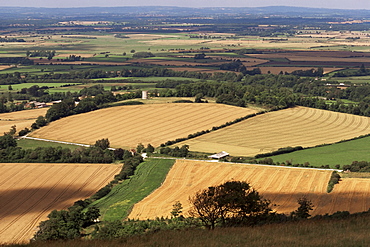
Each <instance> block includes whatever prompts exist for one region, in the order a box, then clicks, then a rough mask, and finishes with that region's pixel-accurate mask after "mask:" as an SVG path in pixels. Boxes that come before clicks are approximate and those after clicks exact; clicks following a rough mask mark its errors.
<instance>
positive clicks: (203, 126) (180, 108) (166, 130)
mask: <svg viewBox="0 0 370 247" xmlns="http://www.w3.org/2000/svg"><path fill="white" fill-rule="evenodd" d="M257 112H258V110H256V109H251V108H242V107H235V106H228V105H223V104H213V103H207V104H194V103H192V104H189V103H188V104H186V103H170V104H145V105H128V106H117V107H111V108H105V109H100V110H96V111H92V112H88V113H82V114H78V115H73V116H69V117H66V118H62V119H59V120H57V121H54V122H52V123H50V124H49V125H48V126H45V127H42V128H41V129H39V130H36V131H34V132H32V133H31V134H30V135H29V136H31V137H36V138H42V139H50V140H58V141H65V142H71V143H82V144H90V145H91V144H94V143H95V141H96V140H99V139H102V138H108V139H109V141H110V144H111V146H112V147H121V148H133V147H136V146H137V144H138V143H143V144H144V145H147V144H148V143H150V144H152V145H153V146H159V145H160V144H161V143H164V142H166V141H168V140H174V139H177V138H184V137H187V136H188V135H189V134H193V133H195V132H197V131H202V130H210V129H212V127H214V126H220V125H222V124H225V123H226V122H229V121H233V120H235V119H237V118H240V117H244V116H246V115H249V114H253V113H257ZM189 123H191V124H189Z"/></svg>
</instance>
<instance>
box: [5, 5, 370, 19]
mask: <svg viewBox="0 0 370 247" xmlns="http://www.w3.org/2000/svg"><path fill="white" fill-rule="evenodd" d="M159 14H160V15H167V16H174V15H176V16H220V15H235V16H238V15H246V14H248V15H251V16H260V15H264V16H269V15H271V16H276V15H283V16H288V17H297V16H300V17H308V16H311V17H312V16H317V17H318V16H321V17H336V16H340V17H355V18H365V17H368V16H369V15H370V10H346V9H325V8H305V7H289V6H270V7H253V8H251V7H245V8H240V7H222V8H221V7H205V8H186V7H171V6H140V7H133V6H127V7H84V8H35V7H1V6H0V19H23V18H38V19H39V18H50V17H54V18H64V17H67V16H68V18H71V17H88V16H102V17H103V16H106V17H111V18H112V15H118V16H137V15H153V16H155V15H159Z"/></svg>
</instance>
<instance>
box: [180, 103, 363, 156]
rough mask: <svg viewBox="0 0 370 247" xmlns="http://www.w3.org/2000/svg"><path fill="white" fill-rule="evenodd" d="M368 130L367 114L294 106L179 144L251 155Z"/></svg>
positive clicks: (353, 135) (325, 141)
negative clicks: (358, 114) (351, 113)
mask: <svg viewBox="0 0 370 247" xmlns="http://www.w3.org/2000/svg"><path fill="white" fill-rule="evenodd" d="M368 133H370V118H368V117H362V116H356V115H350V114H345V113H339V112H331V111H326V110H319V109H313V108H308V107H295V108H289V109H285V110H280V111H275V112H270V113H267V114H262V115H259V116H256V117H253V118H250V119H247V120H244V121H242V122H240V123H237V124H234V125H232V126H229V127H226V128H223V129H220V130H217V131H214V132H211V133H209V134H206V135H203V136H199V137H197V138H194V139H190V140H187V141H184V142H181V143H179V144H178V145H183V144H187V145H189V146H190V150H192V151H200V152H207V153H215V152H220V151H222V150H224V151H226V152H228V153H230V154H231V155H235V156H254V155H256V154H260V153H267V152H271V151H274V150H277V149H279V148H282V147H288V146H291V147H294V146H302V147H312V146H316V145H319V144H325V143H326V144H328V143H334V142H338V141H341V140H346V139H350V138H353V137H357V136H360V135H364V134H368Z"/></svg>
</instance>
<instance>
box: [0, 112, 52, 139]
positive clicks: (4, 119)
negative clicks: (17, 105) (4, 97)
mask: <svg viewBox="0 0 370 247" xmlns="http://www.w3.org/2000/svg"><path fill="white" fill-rule="evenodd" d="M47 110H48V109H47V108H41V109H33V110H24V111H16V112H9V113H1V114H0V133H4V132H8V131H9V130H10V128H11V127H12V126H13V125H15V126H16V128H17V131H20V130H22V129H24V128H26V127H27V128H31V125H32V124H33V123H34V122H35V121H36V119H37V117H38V116H45V114H46V112H47Z"/></svg>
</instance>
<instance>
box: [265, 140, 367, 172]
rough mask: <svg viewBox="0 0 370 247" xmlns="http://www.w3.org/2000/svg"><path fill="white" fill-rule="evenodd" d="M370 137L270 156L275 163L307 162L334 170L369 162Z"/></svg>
mask: <svg viewBox="0 0 370 247" xmlns="http://www.w3.org/2000/svg"><path fill="white" fill-rule="evenodd" d="M369 151H370V137H365V138H361V139H357V140H353V141H348V142H342V143H337V144H333V145H329V146H323V147H317V148H310V149H305V150H301V151H296V152H293V153H288V154H281V155H276V156H271V157H270V158H272V159H273V160H274V161H275V162H286V161H287V160H289V161H290V162H292V163H293V164H296V163H298V164H303V163H305V162H309V163H310V165H312V166H316V167H320V166H322V165H329V166H330V168H334V166H335V165H337V164H339V165H341V167H342V166H343V165H350V164H351V163H352V161H355V160H357V161H362V160H366V161H370V152H369Z"/></svg>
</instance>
